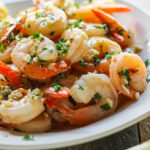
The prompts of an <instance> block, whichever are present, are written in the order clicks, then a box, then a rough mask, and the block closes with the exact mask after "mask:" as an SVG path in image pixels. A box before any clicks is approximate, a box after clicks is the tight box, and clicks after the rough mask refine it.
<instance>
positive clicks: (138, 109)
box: [0, 2, 150, 150]
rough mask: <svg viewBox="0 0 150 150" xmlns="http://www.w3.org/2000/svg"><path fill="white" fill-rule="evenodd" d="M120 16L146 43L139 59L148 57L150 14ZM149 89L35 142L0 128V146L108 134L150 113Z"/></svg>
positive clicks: (64, 142)
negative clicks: (113, 110) (106, 113)
mask: <svg viewBox="0 0 150 150" xmlns="http://www.w3.org/2000/svg"><path fill="white" fill-rule="evenodd" d="M25 5H28V3H27V2H26V3H21V4H19V3H16V4H15V5H14V4H11V5H9V8H11V11H13V13H14V12H16V11H17V10H18V9H21V8H22V7H24V6H25ZM119 18H120V19H122V21H121V22H122V23H124V24H127V26H130V28H131V29H132V30H133V31H136V37H137V40H138V41H139V42H140V43H141V44H142V45H144V46H145V47H144V51H143V52H142V53H141V56H142V58H143V59H146V58H147V57H149V58H150V49H149V48H148V47H147V46H146V45H145V41H146V40H147V36H148V33H149V31H150V17H148V16H146V15H145V14H144V13H142V12H140V11H139V10H138V9H135V8H134V10H133V12H131V13H130V14H123V15H121V17H119ZM149 91H150V85H149V86H148V88H147V90H146V91H145V92H144V94H142V96H141V97H140V99H139V101H138V102H137V103H135V104H133V105H131V106H129V107H128V108H127V109H125V110H123V111H122V112H119V113H117V114H114V115H113V116H110V117H108V118H106V119H104V120H102V121H99V122H96V123H93V124H91V125H88V126H86V127H82V128H78V129H74V130H69V131H61V132H51V133H42V134H36V135H35V138H34V141H24V140H22V137H23V135H18V134H16V135H14V134H12V133H9V132H8V131H2V130H0V148H3V149H15V150H16V149H44V148H56V147H63V146H69V145H73V144H80V143H83V142H87V141H91V140H94V139H97V138H102V137H104V136H107V135H110V134H112V133H115V132H117V131H120V130H122V129H124V128H126V127H128V126H130V125H132V124H134V123H136V122H138V121H140V120H141V119H143V118H145V117H146V116H148V115H150V92H149ZM6 134H8V137H5V136H4V135H6Z"/></svg>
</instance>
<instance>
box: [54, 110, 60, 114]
mask: <svg viewBox="0 0 150 150" xmlns="http://www.w3.org/2000/svg"><path fill="white" fill-rule="evenodd" d="M52 112H53V113H58V114H61V112H60V111H59V110H57V109H53V110H52Z"/></svg>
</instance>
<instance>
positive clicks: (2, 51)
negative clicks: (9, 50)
mask: <svg viewBox="0 0 150 150" xmlns="http://www.w3.org/2000/svg"><path fill="white" fill-rule="evenodd" d="M4 51H5V45H4V44H2V43H0V53H4Z"/></svg>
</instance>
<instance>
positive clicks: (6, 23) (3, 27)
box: [0, 16, 14, 39]
mask: <svg viewBox="0 0 150 150" xmlns="http://www.w3.org/2000/svg"><path fill="white" fill-rule="evenodd" d="M13 24H14V19H13V18H11V17H10V16H8V17H7V18H5V19H3V20H2V21H1V22H0V39H2V37H3V36H4V35H5V34H6V33H7V31H8V28H9V27H10V26H12V25H13Z"/></svg>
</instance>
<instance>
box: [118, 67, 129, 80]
mask: <svg viewBox="0 0 150 150" xmlns="http://www.w3.org/2000/svg"><path fill="white" fill-rule="evenodd" d="M118 74H119V75H121V76H123V77H124V78H125V79H127V81H128V82H130V81H131V78H130V77H129V74H130V71H129V70H128V69H121V70H120V71H119V72H118Z"/></svg>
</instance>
